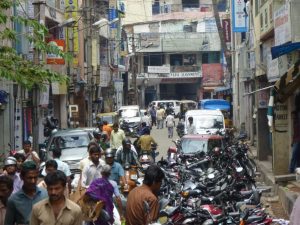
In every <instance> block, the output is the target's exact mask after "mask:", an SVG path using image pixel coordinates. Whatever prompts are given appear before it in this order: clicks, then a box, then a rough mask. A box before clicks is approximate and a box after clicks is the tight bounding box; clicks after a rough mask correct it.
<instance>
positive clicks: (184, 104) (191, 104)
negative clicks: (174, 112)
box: [179, 100, 197, 119]
mask: <svg viewBox="0 0 300 225" xmlns="http://www.w3.org/2000/svg"><path fill="white" fill-rule="evenodd" d="M193 109H197V102H195V101H192V100H182V101H180V111H179V119H184V116H185V113H186V111H188V110H193Z"/></svg>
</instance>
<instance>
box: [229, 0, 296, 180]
mask: <svg viewBox="0 0 300 225" xmlns="http://www.w3.org/2000/svg"><path fill="white" fill-rule="evenodd" d="M250 3H251V4H250ZM299 7H300V4H299V2H298V1H274V0H264V1H258V0H255V1H251V2H250V1H249V3H247V10H248V16H249V20H248V21H249V25H248V28H249V29H248V32H246V33H235V35H234V37H235V50H236V51H235V54H234V61H235V62H236V64H235V65H236V66H235V73H234V77H235V79H234V84H235V85H234V90H233V92H234V107H235V108H236V109H237V110H235V111H234V112H235V113H234V118H235V124H236V126H237V127H239V128H242V129H244V130H246V131H247V133H248V134H249V136H250V138H251V140H252V141H253V142H252V143H253V144H256V146H257V149H258V158H259V160H270V161H271V163H272V165H273V171H274V173H275V174H286V173H287V172H288V165H289V160H290V157H291V147H290V146H291V145H290V144H291V143H292V135H293V123H294V121H293V118H292V112H293V111H295V110H297V109H298V107H299V106H298V104H300V103H298V102H299V100H297V99H298V97H297V96H298V95H299V94H298V92H299V91H297V89H299V87H300V84H299V83H300V78H299V76H298V75H297V74H299V72H297V71H295V72H294V73H292V72H290V73H289V72H288V71H294V69H293V68H294V67H297V65H298V64H296V66H295V63H296V62H297V61H298V60H299V51H298V50H297V48H295V47H294V48H293V47H292V46H294V45H295V43H297V42H299V29H298V27H299V26H298V25H297V24H299V22H298V21H297V19H296V17H297V13H296V12H297V10H299ZM282 45H284V46H283V47H282ZM278 49H280V50H283V51H281V53H280V55H278ZM288 74H290V75H288ZM291 74H293V75H291ZM287 77H288V78H287ZM274 85H275V86H274ZM273 93H275V103H274V109H273V111H274V115H273V118H272V117H269V121H268V118H267V113H268V104H269V97H270V96H273ZM271 111H272V110H271V108H270V107H269V112H271Z"/></svg>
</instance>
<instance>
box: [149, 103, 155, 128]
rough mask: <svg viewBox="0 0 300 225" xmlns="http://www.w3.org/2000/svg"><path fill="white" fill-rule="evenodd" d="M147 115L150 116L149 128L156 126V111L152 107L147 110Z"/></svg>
mask: <svg viewBox="0 0 300 225" xmlns="http://www.w3.org/2000/svg"><path fill="white" fill-rule="evenodd" d="M149 113H150V116H151V127H153V126H156V109H155V106H154V105H153V106H152V107H151V109H150V110H149Z"/></svg>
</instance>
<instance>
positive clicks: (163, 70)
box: [148, 65, 171, 73]
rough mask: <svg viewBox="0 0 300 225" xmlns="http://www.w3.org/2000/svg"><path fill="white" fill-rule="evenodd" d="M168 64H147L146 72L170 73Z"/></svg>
mask: <svg viewBox="0 0 300 225" xmlns="http://www.w3.org/2000/svg"><path fill="white" fill-rule="evenodd" d="M170 71H171V70H170V65H167V66H148V73H170Z"/></svg>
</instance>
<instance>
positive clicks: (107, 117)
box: [96, 112, 119, 126]
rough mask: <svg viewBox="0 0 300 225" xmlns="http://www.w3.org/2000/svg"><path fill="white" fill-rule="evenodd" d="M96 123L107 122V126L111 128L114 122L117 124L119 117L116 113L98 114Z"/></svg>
mask: <svg viewBox="0 0 300 225" xmlns="http://www.w3.org/2000/svg"><path fill="white" fill-rule="evenodd" d="M96 120H97V122H103V121H105V120H106V121H107V123H108V125H109V126H112V125H113V124H114V123H115V122H119V116H118V113H116V112H109V113H99V114H97V117H96Z"/></svg>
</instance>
